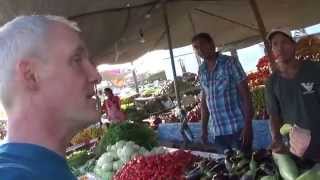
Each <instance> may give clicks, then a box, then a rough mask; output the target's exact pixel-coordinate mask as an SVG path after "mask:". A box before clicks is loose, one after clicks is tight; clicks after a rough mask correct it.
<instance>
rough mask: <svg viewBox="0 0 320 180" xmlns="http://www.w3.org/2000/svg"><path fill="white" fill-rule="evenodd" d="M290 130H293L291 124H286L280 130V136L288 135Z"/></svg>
mask: <svg viewBox="0 0 320 180" xmlns="http://www.w3.org/2000/svg"><path fill="white" fill-rule="evenodd" d="M292 128H293V126H292V125H291V124H287V123H286V124H284V125H283V126H282V127H281V128H280V134H281V135H283V136H286V135H288V134H289V132H290V130H291V129H292Z"/></svg>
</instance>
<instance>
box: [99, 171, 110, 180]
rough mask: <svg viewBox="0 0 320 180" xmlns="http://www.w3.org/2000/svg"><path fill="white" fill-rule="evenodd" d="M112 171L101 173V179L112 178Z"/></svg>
mask: <svg viewBox="0 0 320 180" xmlns="http://www.w3.org/2000/svg"><path fill="white" fill-rule="evenodd" d="M112 176H113V172H112V171H107V172H104V173H103V174H102V176H101V177H102V180H112Z"/></svg>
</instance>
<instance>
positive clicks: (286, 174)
mask: <svg viewBox="0 0 320 180" xmlns="http://www.w3.org/2000/svg"><path fill="white" fill-rule="evenodd" d="M272 157H273V159H274V161H275V163H276V164H277V166H278V169H279V172H280V175H281V177H282V178H283V179H284V180H295V179H296V178H297V177H298V176H299V170H298V168H297V165H296V163H295V162H294V161H293V159H292V158H291V157H290V155H289V154H278V153H272Z"/></svg>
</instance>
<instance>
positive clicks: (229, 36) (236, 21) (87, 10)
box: [0, 0, 320, 64]
mask: <svg viewBox="0 0 320 180" xmlns="http://www.w3.org/2000/svg"><path fill="white" fill-rule="evenodd" d="M159 2H160V1H159V0H96V1H92V0H91V1H90V0H67V1H66V0H2V1H0V24H3V23H5V22H6V21H8V20H10V19H12V18H13V17H15V16H17V15H23V14H34V13H36V14H56V15H63V16H66V17H69V18H70V19H73V20H75V21H77V22H78V23H79V24H80V27H81V28H82V31H83V35H84V38H85V40H86V41H87V42H88V44H89V49H90V51H91V53H92V54H93V56H94V57H95V61H96V62H97V63H98V64H101V63H124V62H128V61H132V60H135V59H136V58H138V57H139V56H141V55H143V54H144V53H146V52H147V51H151V50H154V49H166V48H167V39H166V35H165V33H164V32H165V26H164V21H163V15H162V8H161V6H160V3H159ZM256 2H257V4H258V6H259V9H260V12H261V15H262V18H263V20H264V23H265V25H266V29H267V30H270V29H271V28H272V27H279V26H282V27H283V26H286V27H289V28H291V29H293V28H302V27H305V26H309V25H313V24H316V23H319V22H320V13H319V7H320V1H319V0H304V1H301V0H256ZM167 7H168V17H169V24H170V31H171V35H172V41H173V47H181V46H184V45H188V44H190V40H191V37H192V36H193V35H194V33H195V32H196V33H198V32H209V33H210V34H211V35H212V36H213V37H214V39H215V41H216V44H217V45H218V46H220V47H221V46H227V45H230V44H232V45H235V46H236V47H245V46H247V45H250V44H252V43H255V42H257V41H258V40H259V39H260V38H259V32H258V26H257V23H256V20H255V18H254V15H253V12H252V10H251V8H250V5H249V0H168V5H167ZM147 14H150V17H149V18H147V17H146V16H148V15H147ZM191 19H192V20H191ZM191 22H193V23H191ZM141 34H143V38H144V40H145V43H141V42H140V40H141ZM239 42H241V43H239Z"/></svg>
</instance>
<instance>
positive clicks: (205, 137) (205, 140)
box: [200, 91, 209, 143]
mask: <svg viewBox="0 0 320 180" xmlns="http://www.w3.org/2000/svg"><path fill="white" fill-rule="evenodd" d="M200 107H201V122H202V141H203V143H208V121H209V110H208V106H207V102H206V94H205V93H204V91H202V96H201V106H200Z"/></svg>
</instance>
